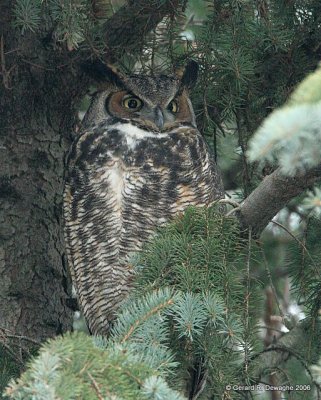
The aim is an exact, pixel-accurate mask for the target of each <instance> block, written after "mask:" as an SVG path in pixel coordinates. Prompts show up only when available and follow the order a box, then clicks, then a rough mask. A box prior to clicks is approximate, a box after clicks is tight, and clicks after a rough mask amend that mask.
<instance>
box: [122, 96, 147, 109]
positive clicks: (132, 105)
mask: <svg viewBox="0 0 321 400" xmlns="http://www.w3.org/2000/svg"><path fill="white" fill-rule="evenodd" d="M123 105H124V107H126V108H129V109H130V110H132V111H134V110H139V109H140V108H141V107H142V105H143V102H142V101H141V100H140V99H139V98H138V97H135V96H130V97H125V99H124V100H123Z"/></svg>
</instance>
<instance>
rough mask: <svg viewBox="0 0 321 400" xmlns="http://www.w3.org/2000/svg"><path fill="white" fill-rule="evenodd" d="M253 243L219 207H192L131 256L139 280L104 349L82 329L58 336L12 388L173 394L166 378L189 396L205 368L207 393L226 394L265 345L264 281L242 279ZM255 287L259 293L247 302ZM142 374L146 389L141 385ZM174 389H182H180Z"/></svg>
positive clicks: (17, 392) (15, 393)
mask: <svg viewBox="0 0 321 400" xmlns="http://www.w3.org/2000/svg"><path fill="white" fill-rule="evenodd" d="M246 244H247V242H246V241H244V240H242V239H240V233H239V228H238V224H237V222H236V220H235V219H234V218H232V217H224V216H222V214H221V212H219V211H218V207H217V206H213V207H211V208H209V209H207V208H206V209H203V208H190V209H188V210H187V212H186V213H185V214H184V215H182V216H180V217H178V219H177V220H176V221H175V222H174V223H172V224H170V225H168V226H167V227H165V228H162V229H160V231H159V232H158V234H157V236H156V237H155V240H154V241H153V242H152V243H151V244H149V245H147V246H146V248H145V249H144V251H143V252H142V253H140V254H139V255H136V256H135V257H133V262H134V263H135V265H136V271H137V276H136V285H135V288H134V290H133V292H132V294H131V295H130V297H129V299H128V300H127V301H126V303H125V304H124V305H123V307H122V309H121V311H120V313H119V315H118V318H117V320H116V322H115V325H114V327H113V329H112V332H111V337H110V338H109V339H108V340H106V339H104V340H103V339H99V338H97V339H96V341H95V344H96V346H98V347H99V348H100V349H97V348H96V347H95V346H94V344H93V342H92V339H90V338H88V337H86V336H83V335H79V334H77V335H75V336H71V335H67V336H66V337H64V338H60V339H58V340H56V341H51V342H49V344H47V345H45V346H44V347H43V348H42V350H41V352H40V355H39V356H38V357H37V358H36V359H35V360H34V361H33V362H32V363H31V365H30V367H29V369H28V370H27V372H26V373H25V374H24V375H23V376H22V378H21V380H20V381H18V382H17V383H12V384H11V386H10V389H8V390H7V394H8V395H10V396H11V397H10V398H13V399H20V398H25V399H28V398H29V397H27V396H30V395H31V393H33V394H34V393H37V396H38V397H34V398H35V399H37V400H38V399H42V398H46V396H47V398H50V396H52V398H57V397H58V398H59V395H61V396H63V397H62V398H63V399H69V398H72V396H77V393H86V396H84V395H83V396H84V397H83V398H86V399H87V398H88V399H90V398H94V397H90V396H95V387H93V382H94V381H95V382H96V383H97V385H98V387H99V388H100V392H101V393H107V392H104V390H107V388H108V390H109V391H110V393H112V394H113V395H116V396H120V397H121V398H126V399H130V398H139V399H140V398H142V399H143V398H145V397H144V396H150V397H146V398H159V399H164V400H165V399H170V398H171V397H169V394H170V393H171V391H170V389H169V387H168V386H167V384H166V383H165V381H164V380H162V379H166V380H167V382H168V384H169V386H170V387H171V388H173V389H174V388H175V389H176V390H177V389H178V390H179V391H180V393H185V395H187V392H188V390H189V389H186V387H188V386H189V384H188V383H189V382H190V381H191V380H192V379H193V376H194V375H197V374H199V375H200V377H199V378H198V379H200V380H201V377H202V376H206V377H207V386H206V389H205V392H204V393H203V395H202V396H205V397H203V398H207V397H206V396H210V395H214V394H215V395H217V396H220V397H221V396H223V395H224V393H225V392H226V389H225V386H226V385H228V384H232V383H234V384H238V383H240V382H242V381H248V380H249V379H250V371H251V370H252V365H249V356H250V353H251V354H252V352H254V351H259V349H260V345H259V343H258V340H257V335H256V333H257V328H256V324H257V319H258V316H259V312H260V307H259V294H258V291H257V289H256V288H255V287H252V282H248V281H247V279H245V278H244V276H246V274H245V273H244V268H245V267H244V266H245V265H246V259H247V257H248V248H247V245H246ZM248 278H249V277H248ZM249 296H250V298H252V296H253V297H254V296H255V297H256V301H255V303H254V302H253V303H252V301H251V302H250V306H249V307H248V308H247V307H246V306H245V304H246V301H247V300H246V299H247V298H248V297H249ZM244 352H245V353H246V354H247V355H246V357H247V359H246V360H244ZM115 354H116V355H115ZM115 360H116V361H115ZM133 360H134V361H135V363H136V364H137V369H135V368H136V364H135V363H134V361H133ZM244 362H245V363H246V365H247V370H246V372H245V371H244ZM121 363H126V365H129V364H130V365H131V368H132V369H130V376H132V375H134V376H135V377H136V378H135V379H134V381H133V382H131V383H130V382H127V380H125V381H124V382H123V378H124V377H123V375H121V374H120V372H118V369H119V370H120V368H121V367H118V366H119V365H120V364H121ZM103 364H104V366H103ZM217 365H220V370H219V371H218V370H217ZM254 365H255V364H254V363H253V368H254ZM144 368H145V369H144ZM114 370H115V371H114ZM110 371H113V372H110ZM121 371H122V370H121ZM138 372H139V374H138ZM147 377H149V378H148V379H147ZM194 379H196V378H194ZM68 382H69V384H70V382H73V384H72V385H71V386H72V387H73V388H74V389H70V390H71V391H70V392H68V390H67V389H65V386H66V385H67V384H68ZM137 382H140V384H139V388H142V389H141V390H142V392H140V391H139V390H138V388H136V387H135V384H136V385H137ZM142 382H144V384H143V383H142ZM113 385H116V386H115V388H116V387H117V390H116V389H115V388H114V386H113ZM133 385H134V386H133ZM94 386H95V385H94ZM105 388H106V389H105ZM152 388H154V389H152ZM158 390H159V393H158V392H157V391H158ZM162 391H164V394H162V393H163V392H162ZM154 392H155V394H154V397H151V396H152V394H151V393H154ZM143 393H144V394H143ZM165 393H166V395H165ZM205 393H206V395H205ZM19 396H20V397H19ZM54 396H56V397H54ZM68 396H69V397H68ZM130 396H132V397H130ZM135 396H136V397H135ZM172 396H177V398H180V397H179V395H178V394H174V392H173V394H172ZM235 396H236V397H235V398H239V396H238V395H237V394H236V395H235ZM30 398H31V397H30ZM173 398H176V397H173Z"/></svg>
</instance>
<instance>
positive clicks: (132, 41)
mask: <svg viewBox="0 0 321 400" xmlns="http://www.w3.org/2000/svg"><path fill="white" fill-rule="evenodd" d="M179 5H180V0H152V1H150V0H136V1H129V2H128V4H127V5H125V6H123V7H121V8H120V9H119V10H118V11H117V12H116V13H115V14H114V15H113V16H112V17H111V18H109V19H108V21H106V23H105V25H104V32H105V35H104V36H105V40H106V46H107V48H108V51H107V57H106V58H107V59H108V60H109V61H111V62H114V61H115V60H117V59H119V58H120V57H121V56H122V55H124V54H125V53H126V52H128V51H129V50H130V51H134V50H135V49H138V48H139V47H140V46H141V45H142V43H143V42H144V38H145V36H146V35H147V34H148V33H149V32H151V31H152V30H153V29H154V28H156V26H157V24H158V23H159V22H160V21H161V20H162V19H163V18H164V17H165V16H166V15H168V14H169V13H170V12H174V11H175V10H176V9H177V8H178V7H179Z"/></svg>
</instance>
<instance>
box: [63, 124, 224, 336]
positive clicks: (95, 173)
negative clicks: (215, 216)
mask: <svg viewBox="0 0 321 400" xmlns="http://www.w3.org/2000/svg"><path fill="white" fill-rule="evenodd" d="M221 187H222V185H221V182H220V178H219V177H218V175H217V170H216V167H215V164H214V161H213V160H212V158H211V156H210V154H209V152H208V150H207V147H206V144H205V142H204V139H203V138H202V136H201V134H200V133H199V131H198V130H197V129H195V128H194V127H192V126H189V125H182V126H178V127H176V128H175V129H174V130H173V131H170V132H162V133H160V132H151V131H147V130H144V129H143V128H141V127H139V125H133V124H131V123H129V122H128V121H126V120H121V119H119V118H108V119H106V120H104V121H102V122H101V123H100V124H99V125H97V126H95V127H93V128H90V129H87V130H86V131H85V132H84V133H82V134H81V135H80V136H79V138H78V140H76V141H75V142H74V143H73V145H72V148H71V151H70V154H69V158H68V172H67V177H66V184H65V192H64V219H65V238H66V251H67V256H68V263H69V265H70V269H71V273H72V278H73V283H74V285H75V287H76V290H77V294H78V298H79V303H80V306H81V308H82V311H83V313H84V315H85V317H86V320H87V322H88V325H89V328H90V330H91V331H92V332H93V333H95V334H105V333H107V332H108V328H109V324H110V322H111V321H112V320H113V318H114V315H115V312H116V311H117V309H118V307H119V305H120V303H121V302H122V300H123V299H124V298H125V297H126V295H127V294H128V291H129V290H130V287H131V281H132V278H133V274H132V268H131V266H130V264H129V261H128V260H129V257H130V255H131V254H132V253H133V252H135V251H137V250H140V249H141V248H142V245H143V244H144V243H145V242H146V241H148V240H150V238H151V237H152V235H153V232H154V231H155V228H156V227H158V226H160V225H162V224H164V223H166V222H167V221H168V220H170V219H171V218H173V217H174V216H175V215H176V214H177V213H179V212H182V211H183V210H184V209H185V208H186V207H187V206H188V205H209V204H211V203H212V202H213V201H214V200H216V199H218V198H221V197H222V195H223V194H222V189H221Z"/></svg>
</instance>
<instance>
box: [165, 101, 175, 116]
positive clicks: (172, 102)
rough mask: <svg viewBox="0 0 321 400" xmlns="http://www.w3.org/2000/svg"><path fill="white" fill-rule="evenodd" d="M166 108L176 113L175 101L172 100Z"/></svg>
mask: <svg viewBox="0 0 321 400" xmlns="http://www.w3.org/2000/svg"><path fill="white" fill-rule="evenodd" d="M167 108H168V110H169V111H170V112H172V113H174V114H175V113H177V112H178V103H177V101H175V100H173V101H171V102H170V103H169V104H168V107H167Z"/></svg>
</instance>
